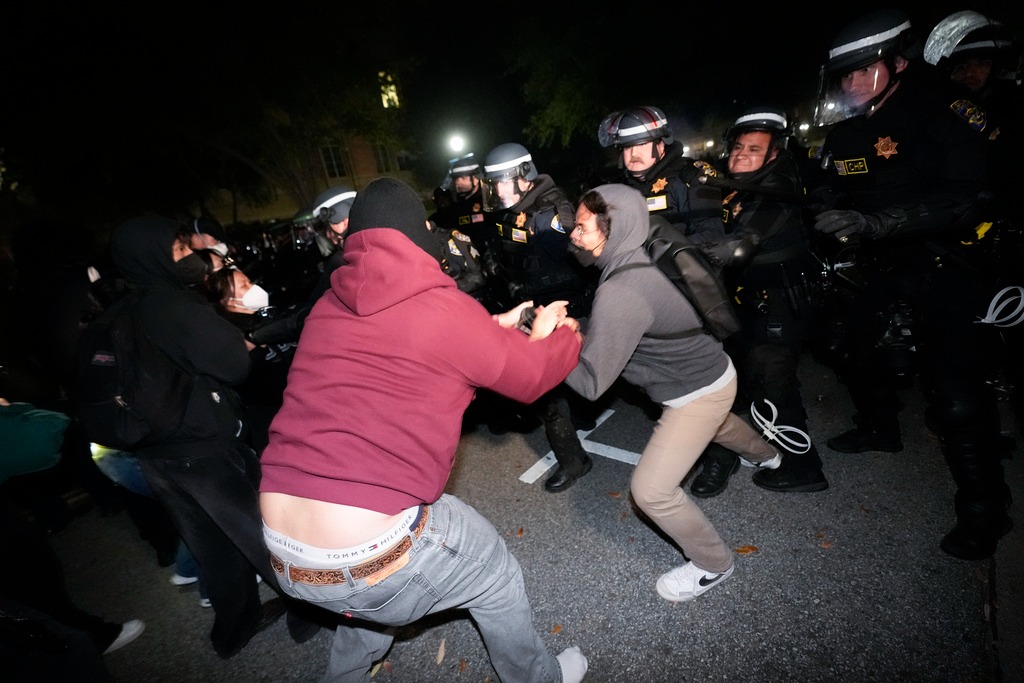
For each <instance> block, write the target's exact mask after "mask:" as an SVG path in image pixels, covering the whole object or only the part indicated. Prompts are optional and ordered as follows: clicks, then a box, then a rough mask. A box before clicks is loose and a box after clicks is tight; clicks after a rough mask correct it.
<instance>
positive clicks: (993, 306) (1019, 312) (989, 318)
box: [974, 286, 1024, 327]
mask: <svg viewBox="0 0 1024 683" xmlns="http://www.w3.org/2000/svg"><path fill="white" fill-rule="evenodd" d="M1011 292H1015V293H1016V296H1014V295H1013V294H1011ZM1004 296H1005V299H1004ZM1000 299H1003V300H1002V301H1000ZM1014 301H1016V302H1017V308H1016V309H1014V311H1013V312H1012V313H1010V314H1008V315H1003V311H1004V310H1005V309H1006V307H1007V306H1010V305H1011V304H1013V302H1014ZM999 316H1002V317H999ZM1008 320H1009V321H1011V322H1007V321H1008ZM1022 320H1024V287H1019V286H1018V287H1003V288H1002V289H1000V290H999V292H998V293H997V294H996V295H995V296H994V297H992V301H990V302H989V305H988V313H987V314H986V315H985V317H984V318H979V319H978V320H975V321H974V322H976V323H989V324H992V325H995V326H996V327H1013V326H1014V325H1019V324H1020V322H1021V321H1022Z"/></svg>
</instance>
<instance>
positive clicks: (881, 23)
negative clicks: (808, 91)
mask: <svg viewBox="0 0 1024 683" xmlns="http://www.w3.org/2000/svg"><path fill="white" fill-rule="evenodd" d="M897 56H901V57H904V58H906V59H911V58H913V57H916V56H920V45H919V43H917V42H916V41H915V39H914V35H913V33H912V31H911V25H910V20H909V19H908V18H907V16H906V15H905V14H903V12H901V11H899V10H895V9H884V10H877V11H874V12H871V13H868V14H866V15H864V16H862V17H861V18H860V19H857V20H856V21H854V22H852V23H850V24H848V25H847V26H846V27H844V28H843V29H842V30H841V31H840V32H839V34H838V35H837V36H836V38H835V40H834V41H833V42H832V47H831V48H829V51H828V60H827V61H826V62H825V64H824V65H823V66H822V67H821V74H820V78H819V81H818V99H817V102H816V104H815V109H814V125H816V126H827V125H831V124H833V123H838V122H839V121H843V120H845V119H848V118H850V117H852V116H856V115H858V114H862V113H864V112H865V111H867V110H868V109H869V108H870V107H871V106H873V105H874V104H875V103H876V102H877V101H878V100H879V99H881V97H882V95H883V94H884V92H885V89H886V88H888V87H889V84H890V83H892V82H894V81H895V79H896V74H895V69H894V60H895V58H896V57H897ZM869 91H870V92H871V94H870V95H868V94H867V93H868V92H869Z"/></svg>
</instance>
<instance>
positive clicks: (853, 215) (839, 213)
mask: <svg viewBox="0 0 1024 683" xmlns="http://www.w3.org/2000/svg"><path fill="white" fill-rule="evenodd" d="M880 228H881V225H880V221H879V220H878V218H877V217H875V216H872V215H866V214H863V213H860V212H859V211H843V210H838V209H837V210H832V211H823V212H821V213H819V214H818V215H817V216H815V217H814V229H815V230H817V231H818V232H821V233H824V234H826V235H834V236H835V238H836V239H837V240H839V241H840V242H848V241H849V240H850V238H852V237H854V236H863V237H873V236H874V235H875V234H877V233H878V232H879V231H880Z"/></svg>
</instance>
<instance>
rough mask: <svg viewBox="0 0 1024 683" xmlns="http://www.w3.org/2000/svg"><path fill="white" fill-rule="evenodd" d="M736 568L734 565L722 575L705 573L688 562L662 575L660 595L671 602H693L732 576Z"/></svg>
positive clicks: (659, 585) (659, 587) (659, 580)
mask: <svg viewBox="0 0 1024 683" xmlns="http://www.w3.org/2000/svg"><path fill="white" fill-rule="evenodd" d="M735 568H736V565H735V564H734V565H733V566H731V567H729V568H728V569H726V570H725V571H724V572H722V573H721V574H716V573H714V572H706V571H704V570H703V569H701V568H700V567H698V566H697V565H695V564H694V563H693V562H687V563H686V564H684V565H683V566H682V567H676V568H675V569H673V570H672V571H670V572H667V573H665V574H662V575H661V578H659V579H658V595H660V596H661V597H663V598H665V599H666V600H668V601H670V602H685V601H686V600H693V599H694V598H695V597H697V596H698V595H700V594H701V593H703V592H705V591H707V590H710V589H711V588H713V587H715V586H717V585H718V584H720V583H722V582H723V581H725V580H726V579H728V578H729V577H730V576H732V570H733V569H735Z"/></svg>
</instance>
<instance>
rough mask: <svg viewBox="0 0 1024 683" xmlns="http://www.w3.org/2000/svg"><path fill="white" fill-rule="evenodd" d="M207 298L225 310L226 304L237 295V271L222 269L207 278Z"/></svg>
mask: <svg viewBox="0 0 1024 683" xmlns="http://www.w3.org/2000/svg"><path fill="white" fill-rule="evenodd" d="M205 286H206V296H207V298H208V299H209V300H210V301H212V302H213V303H214V304H215V305H216V306H217V307H218V308H221V309H223V308H225V304H224V302H225V301H226V300H227V299H230V298H231V297H233V296H234V295H235V269H234V268H221V269H220V270H218V271H215V272H213V273H210V275H209V277H207V278H206V283H205Z"/></svg>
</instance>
